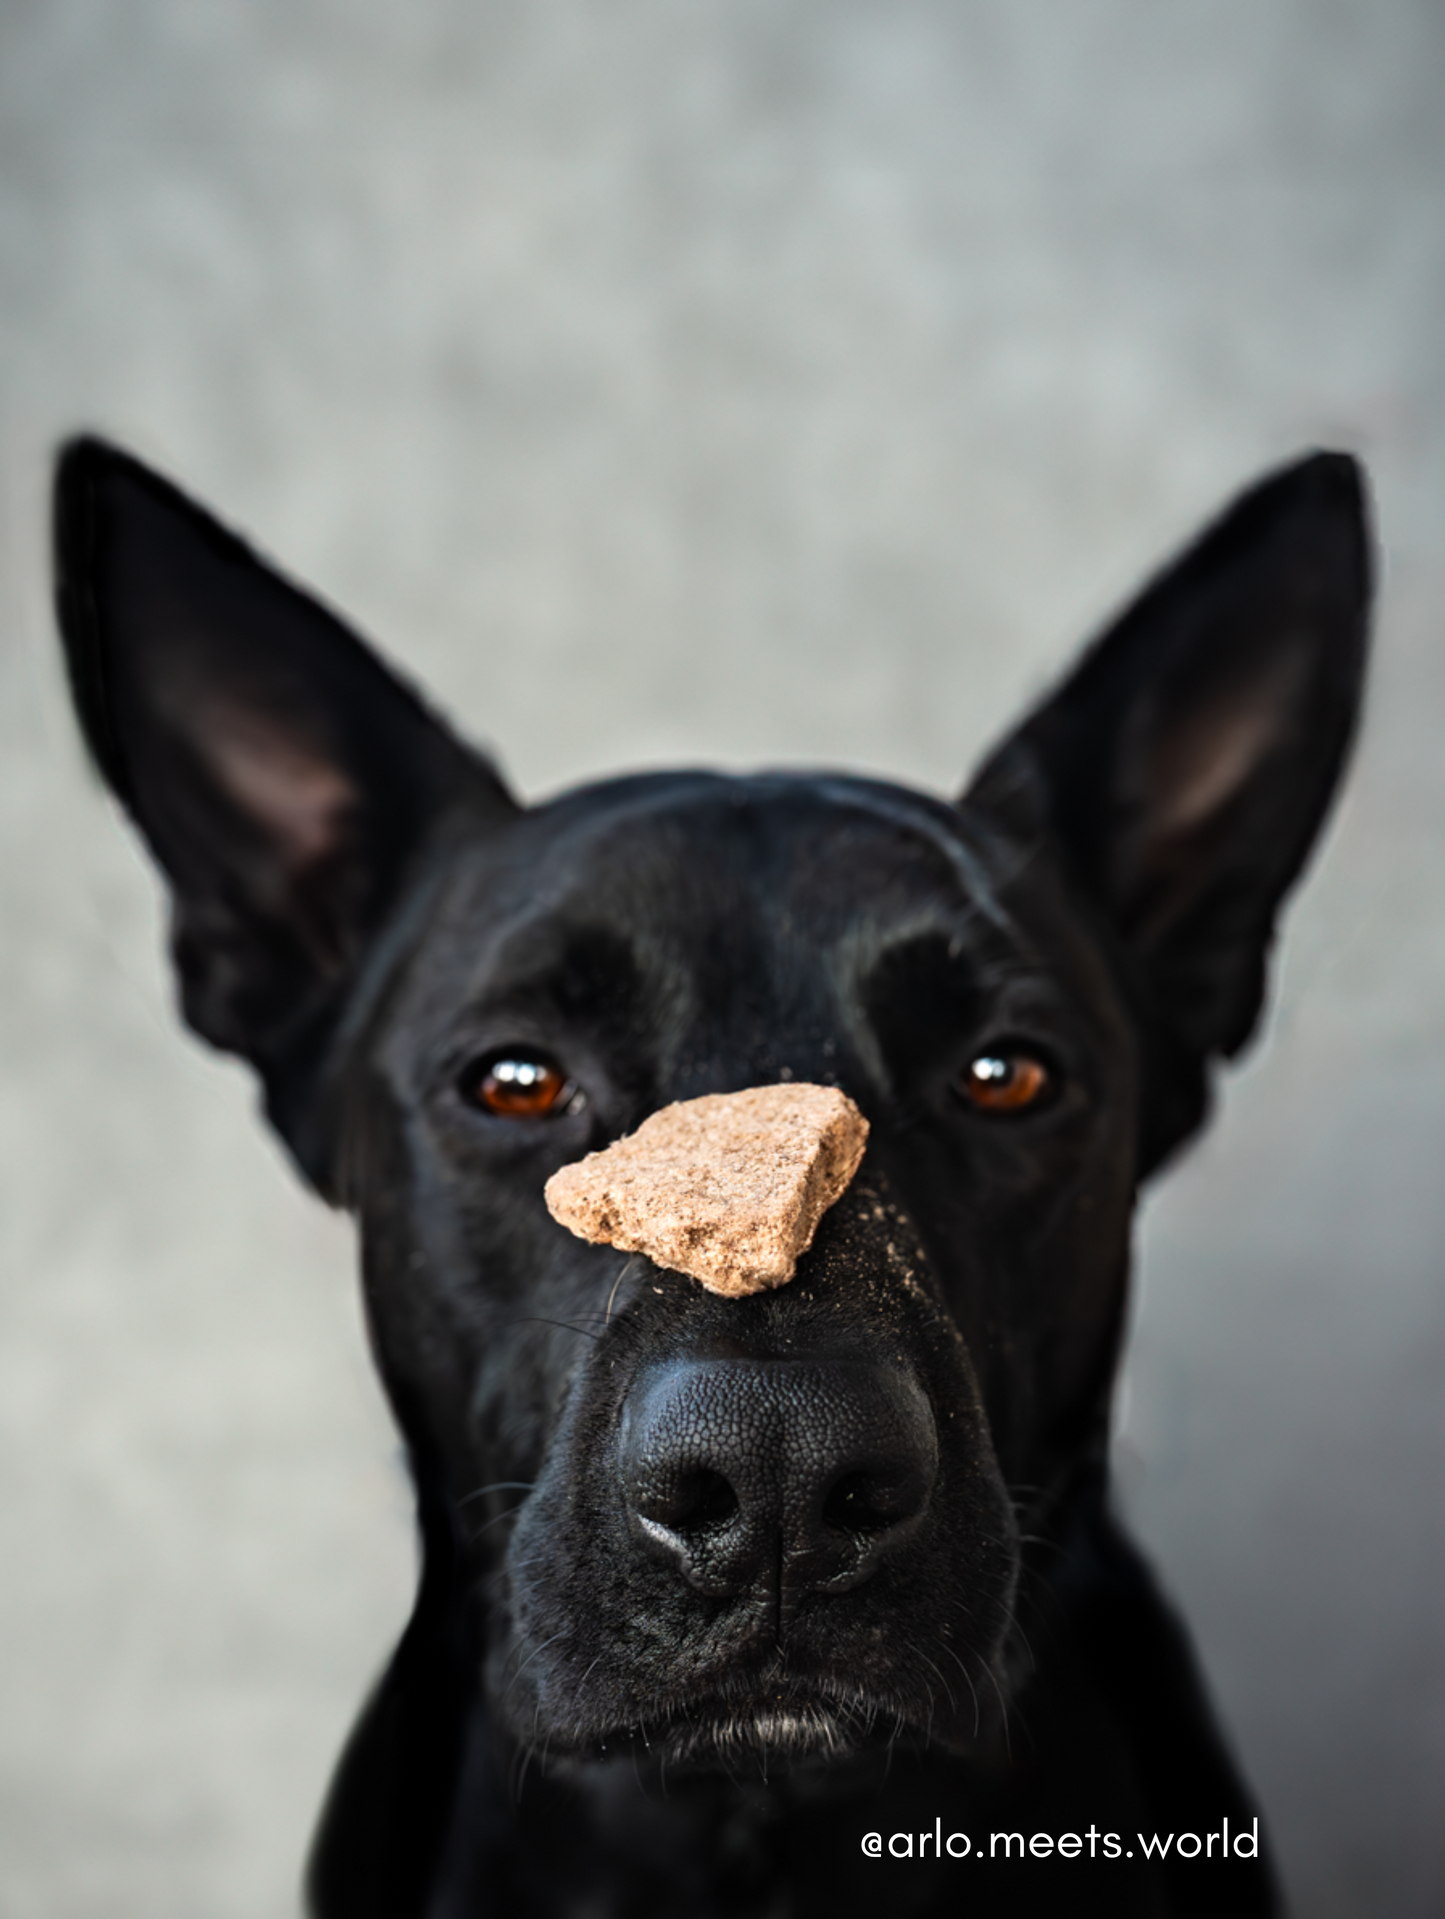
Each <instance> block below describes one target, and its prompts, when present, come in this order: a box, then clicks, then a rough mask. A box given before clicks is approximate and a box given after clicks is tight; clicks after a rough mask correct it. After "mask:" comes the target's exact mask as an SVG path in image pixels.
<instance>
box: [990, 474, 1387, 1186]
mask: <svg viewBox="0 0 1445 1919" xmlns="http://www.w3.org/2000/svg"><path fill="white" fill-rule="evenodd" d="M1369 599H1370V540H1369V531H1368V525H1367V516H1366V508H1365V500H1364V489H1363V483H1362V479H1361V475H1360V471H1359V468H1358V467H1357V466H1356V464H1355V462H1354V461H1353V460H1351V459H1350V458H1348V457H1347V456H1345V455H1343V454H1333V453H1320V454H1316V455H1314V456H1312V457H1311V458H1309V459H1306V460H1303V461H1301V462H1299V463H1298V464H1297V465H1294V466H1291V467H1288V468H1286V469H1284V470H1283V471H1281V472H1279V473H1276V474H1273V475H1271V476H1270V477H1268V478H1267V479H1265V480H1264V481H1263V482H1262V483H1260V484H1259V485H1258V486H1256V487H1254V488H1253V489H1251V491H1249V492H1248V493H1246V494H1244V495H1243V496H1242V498H1240V499H1239V500H1237V501H1236V502H1235V504H1234V505H1233V506H1232V507H1231V508H1230V509H1229V510H1228V511H1227V512H1226V513H1225V514H1224V516H1223V517H1222V518H1221V519H1220V520H1218V521H1217V522H1216V523H1215V524H1214V525H1213V526H1212V527H1210V528H1209V529H1208V530H1207V531H1206V532H1205V533H1204V535H1203V536H1202V538H1201V539H1200V540H1199V541H1198V542H1197V543H1196V544H1195V545H1194V546H1193V547H1191V548H1190V549H1189V550H1188V551H1187V552H1185V553H1184V555H1183V556H1182V557H1181V558H1180V559H1179V560H1177V561H1176V562H1175V563H1174V564H1173V565H1172V566H1171V567H1170V568H1169V569H1168V570H1167V571H1166V572H1164V573H1163V574H1162V575H1161V576H1160V577H1159V578H1157V579H1156V580H1155V581H1153V582H1152V584H1151V585H1150V586H1148V587H1147V588H1146V589H1145V591H1144V592H1143V593H1142V594H1141V596H1140V597H1139V598H1138V600H1136V601H1135V603H1134V604H1133V605H1132V606H1131V607H1130V608H1129V609H1128V610H1127V611H1126V612H1125V613H1124V615H1123V616H1122V618H1120V619H1119V620H1118V621H1116V623H1115V624H1114V625H1113V626H1112V627H1111V628H1110V629H1109V630H1108V631H1107V632H1106V633H1105V634H1104V636H1103V637H1102V638H1101V639H1100V640H1099V641H1097V642H1096V643H1095V645H1094V646H1093V647H1091V648H1090V650H1089V651H1088V653H1086V655H1085V656H1084V658H1083V660H1082V661H1081V662H1080V664H1079V665H1078V667H1077V668H1076V669H1075V670H1074V672H1073V673H1072V675H1071V676H1070V677H1069V678H1068V679H1067V680H1066V681H1065V682H1064V684H1063V685H1062V686H1061V687H1060V688H1059V689H1058V690H1057V691H1056V692H1055V693H1054V694H1053V695H1052V696H1051V697H1050V698H1049V699H1047V700H1046V701H1045V702H1044V703H1043V705H1042V706H1040V707H1039V708H1038V710H1037V711H1036V712H1035V713H1033V714H1032V716H1031V717H1030V718H1029V719H1028V720H1027V721H1026V722H1025V723H1024V725H1023V726H1022V727H1020V728H1019V730H1018V731H1017V732H1016V733H1014V734H1013V735H1012V736H1011V737H1010V738H1009V739H1008V740H1007V741H1006V742H1005V743H1004V744H1003V746H1002V747H1001V748H1000V749H999V750H998V752H996V753H995V754H994V755H993V757H992V758H991V759H990V760H989V761H988V762H987V763H986V765H985V766H984V768H983V770H982V771H981V773H980V774H979V776H978V778H977V779H976V781H975V782H974V784H973V786H972V787H971V788H970V791H969V793H968V795H967V802H966V803H967V804H968V805H970V806H973V807H978V808H980V809H982V810H984V811H986V812H994V813H1005V814H1007V815H1009V816H1011V817H1012V818H1013V819H1014V820H1016V821H1017V820H1019V819H1021V818H1022V819H1024V820H1028V819H1029V818H1030V817H1032V819H1033V820H1034V821H1035V822H1037V823H1038V824H1039V825H1041V826H1042V827H1044V828H1045V829H1046V830H1048V831H1050V832H1051V834H1052V836H1053V837H1054V838H1055V839H1056V840H1057V841H1058V842H1059V843H1060V844H1061V845H1062V846H1063V848H1064V849H1065V853H1066V856H1067V857H1068V859H1069V860H1070V862H1071V865H1072V867H1073V870H1074V872H1075V874H1076V876H1077V877H1078V879H1079V880H1080V881H1081V882H1082V883H1083V886H1084V887H1085V889H1086V890H1087V892H1088V894H1089V895H1090V896H1091V897H1092V899H1093V901H1094V902H1095V904H1096V906H1097V907H1098V908H1100V909H1102V912H1103V915H1104V917H1105V919H1106V921H1107V922H1108V924H1109V926H1110V927H1111V928H1112V930H1113V932H1114V934H1115V936H1116V938H1117V941H1118V943H1119V945H1120V947H1121V948H1122V953H1123V956H1124V961H1125V967H1126V970H1127V972H1128V974H1129V976H1130V978H1131V980H1132V981H1133V983H1134V984H1135V986H1136V988H1137V991H1138V994H1139V997H1140V999H1141V1001H1142V1005H1141V1011H1142V1013H1143V1014H1144V1017H1145V1024H1146V1030H1147V1031H1149V1033H1150V1035H1151V1042H1152V1044H1151V1053H1152V1059H1151V1062H1150V1063H1151V1069H1152V1070H1151V1073H1150V1084H1149V1088H1148V1092H1147V1103H1146V1113H1145V1118H1144V1129H1145V1130H1144V1138H1143V1139H1142V1141H1141V1169H1142V1170H1146V1171H1147V1170H1148V1169H1149V1167H1150V1166H1152V1165H1154V1164H1156V1163H1157V1162H1158V1160H1159V1159H1160V1158H1162V1157H1163V1155H1164V1154H1165V1153H1167V1152H1168V1151H1169V1150H1170V1149H1171V1148H1172V1147H1173V1146H1175V1145H1177V1144H1178V1142H1179V1141H1180V1140H1181V1139H1183V1138H1184V1137H1185V1136H1186V1135H1187V1134H1188V1133H1189V1132H1191V1131H1192V1130H1193V1129H1194V1127H1195V1126H1197V1125H1198V1123H1199V1121H1200V1120H1201V1118H1202V1117H1203V1115H1204V1112H1205V1109H1206V1106H1207V1100H1208V1070H1207V1069H1208V1064H1209V1061H1210V1059H1211V1057H1212V1056H1223V1057H1228V1056H1230V1055H1232V1054H1234V1053H1237V1052H1238V1051H1239V1049H1240V1048H1241V1047H1242V1046H1243V1045H1244V1043H1245V1042H1246V1040H1248V1038H1249V1036H1250V1034H1251V1032H1252V1031H1253V1030H1254V1026H1255V1023H1256V1021H1257V1019H1258V1017H1259V1012H1260V1008H1261V1005H1262V1003H1263V997H1264V980H1265V961H1266V958H1267V955H1268V952H1269V947H1270V943H1271V940H1272V938H1273V933H1274V924H1275V917H1276V914H1277V912H1278V909H1279V905H1280V902H1281V900H1282V899H1283V897H1284V895H1285V894H1286V893H1287V892H1288V890H1289V888H1290V886H1291V885H1292V884H1293V882H1294V881H1295V879H1296V878H1297V877H1298V875H1299V872H1300V869H1301V867H1302V866H1303V864H1304V862H1305V859H1306V857H1307V855H1308V853H1309V850H1310V847H1311V845H1312V844H1313V842H1314V839H1315V836H1316V834H1317V833H1318V831H1319V829H1320V825H1321V823H1322V821H1323V819H1324V817H1325V814H1326V812H1327V810H1328V807H1329V803H1330V800H1331V797H1332V795H1333V794H1334V791H1335V788H1336V785H1337V783H1338V781H1339V777H1340V773H1341V770H1342V768H1343V766H1344V763H1345V760H1346V757H1347V754H1348V751H1349V746H1350V742H1351V739H1352V736H1353V733H1354V728H1355V721H1356V717H1357V714H1358V710H1359V703H1360V687H1361V678H1362V672H1363V665H1364V657H1365V643H1366V632H1367V620H1368V610H1369Z"/></svg>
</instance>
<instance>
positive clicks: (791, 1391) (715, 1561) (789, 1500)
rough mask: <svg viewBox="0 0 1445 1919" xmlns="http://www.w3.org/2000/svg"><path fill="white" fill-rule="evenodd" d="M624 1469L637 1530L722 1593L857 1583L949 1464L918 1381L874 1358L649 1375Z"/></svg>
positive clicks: (700, 1366) (664, 1370)
mask: <svg viewBox="0 0 1445 1919" xmlns="http://www.w3.org/2000/svg"><path fill="white" fill-rule="evenodd" d="M618 1453H619V1458H618V1466H619V1472H620V1476H621V1482H622V1490H623V1494H624V1497H625V1498H626V1501H627V1509H628V1518H629V1523H630V1524H631V1526H632V1529H633V1532H634V1534H635V1535H636V1536H637V1537H638V1538H639V1539H640V1540H641V1541H642V1542H643V1543H644V1544H645V1545H646V1546H648V1547H649V1548H650V1549H651V1550H652V1551H653V1552H655V1553H657V1554H660V1555H662V1556H663V1557H665V1558H667V1559H669V1560H670V1561H672V1562H673V1563H674V1564H675V1565H676V1567H677V1569H678V1570H679V1572H680V1573H681V1574H682V1576H683V1577H684V1578H685V1579H686V1580H687V1582H688V1583H689V1585H691V1586H694V1587H696V1588H697V1590H698V1591H699V1592H703V1593H707V1594H710V1595H712V1596H714V1597H717V1598H726V1597H733V1596H736V1595H739V1594H743V1593H749V1592H751V1593H771V1594H772V1595H773V1597H774V1598H775V1600H776V1603H777V1605H778V1608H779V1612H780V1615H781V1617H783V1618H786V1616H787V1614H788V1613H789V1612H790V1611H791V1609H792V1607H793V1605H794V1604H796V1602H797V1600H798V1599H799V1598H801V1597H802V1596H803V1595H805V1594H807V1593H818V1592H823V1593H836V1592H845V1591H847V1590H848V1588H850V1587H852V1586H857V1585H861V1584H862V1582H863V1581H864V1580H865V1579H868V1578H869V1577H871V1575H872V1574H873V1573H874V1572H875V1571H876V1570H877V1567H878V1565H879V1564H880V1562H881V1561H882V1560H883V1559H884V1558H885V1557H886V1556H887V1555H888V1554H889V1553H890V1552H892V1551H894V1550H895V1549H896V1548H897V1547H898V1546H900V1545H901V1544H902V1543H903V1542H904V1540H906V1539H907V1538H908V1537H909V1535H910V1534H911V1533H912V1532H913V1531H914V1530H915V1529H916V1527H917V1525H918V1523H919V1521H920V1519H921V1518H922V1516H923V1512H924V1509H925V1508H926V1506H927V1504H928V1498H929V1494H930V1493H931V1491H932V1489H933V1482H934V1478H935V1476H936V1474H937V1471H938V1435H937V1432H936V1430H935V1428H934V1424H933V1414H932V1412H931V1410H930V1408H929V1404H928V1400H927V1398H926V1397H925V1396H924V1393H923V1391H922V1389H921V1387H920V1386H919V1385H918V1383H917V1382H916V1381H915V1380H914V1379H913V1378H912V1377H911V1376H910V1375H909V1374H907V1373H904V1372H902V1371H899V1370H897V1369H895V1368H891V1367H884V1366H877V1365H872V1364H870V1363H868V1362H866V1361H836V1362H819V1363H811V1362H807V1361H803V1360H742V1359H733V1360H688V1361H680V1362H677V1363H675V1364H673V1365H669V1366H665V1367H655V1368H651V1369H648V1370H647V1371H644V1372H643V1373H641V1374H640V1375H639V1376H638V1378H637V1379H636V1380H635V1381H634V1383H633V1385H632V1387H631V1389H630V1391H629V1392H628V1395H627V1399H626V1401H625V1403H624V1406H623V1412H622V1423H621V1430H620V1434H619V1445H618Z"/></svg>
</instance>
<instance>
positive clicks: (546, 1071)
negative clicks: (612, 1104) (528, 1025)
mask: <svg viewBox="0 0 1445 1919" xmlns="http://www.w3.org/2000/svg"><path fill="white" fill-rule="evenodd" d="M462 1092H463V1094H464V1096H465V1097H466V1098H467V1099H469V1100H470V1101H471V1103H472V1105H474V1106H479V1107H481V1109H482V1111H483V1112H486V1113H494V1114H495V1115H496V1116H497V1117H498V1118H499V1119H547V1118H549V1117H551V1116H552V1115H554V1114H559V1113H562V1112H565V1111H566V1109H567V1108H568V1107H569V1106H570V1105H571V1103H572V1100H573V1098H574V1096H575V1092H576V1089H575V1088H574V1087H573V1085H572V1082H571V1081H570V1080H569V1079H568V1078H567V1077H566V1075H565V1074H564V1073H562V1072H561V1071H560V1070H559V1069H558V1068H557V1067H556V1066H554V1065H553V1064H552V1062H551V1060H549V1059H544V1058H543V1057H542V1056H541V1055H540V1054H534V1053H522V1052H517V1053H499V1054H497V1055H496V1056H495V1057H493V1058H491V1059H488V1060H486V1061H484V1062H483V1063H482V1065H481V1066H480V1068H477V1067H472V1068H469V1069H468V1071H467V1073H466V1075H465V1077H464V1078H463V1080H462Z"/></svg>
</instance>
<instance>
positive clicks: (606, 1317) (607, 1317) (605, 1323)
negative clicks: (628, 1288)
mask: <svg viewBox="0 0 1445 1919" xmlns="http://www.w3.org/2000/svg"><path fill="white" fill-rule="evenodd" d="M636 1264H637V1257H636V1255H635V1254H634V1255H633V1257H632V1258H631V1259H629V1260H628V1261H627V1262H626V1264H625V1265H624V1266H623V1268H622V1271H621V1272H620V1273H619V1274H618V1275H617V1277H616V1279H614V1280H613V1282H612V1291H611V1292H610V1293H609V1294H608V1295H607V1311H606V1312H605V1313H604V1314H603V1315H602V1327H603V1330H604V1331H606V1329H607V1328H608V1327H609V1326H610V1325H611V1324H612V1302H613V1300H614V1299H616V1297H617V1288H618V1287H619V1286H620V1285H621V1284H622V1282H623V1280H624V1279H626V1277H627V1275H628V1274H629V1273H630V1272H631V1271H632V1269H633V1267H634V1266H635V1265H636Z"/></svg>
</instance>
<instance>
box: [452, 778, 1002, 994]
mask: <svg viewBox="0 0 1445 1919" xmlns="http://www.w3.org/2000/svg"><path fill="white" fill-rule="evenodd" d="M999 882H1000V862H999V860H998V858H997V850H996V849H994V848H991V847H990V846H989V844H988V843H987V840H986V838H981V837H980V836H979V835H977V834H976V833H971V832H970V831H969V829H968V824H967V822H966V820H965V817H964V816H963V815H962V814H961V813H960V812H959V811H958V810H957V809H955V808H954V807H952V806H950V805H948V804H947V803H946V802H943V801H940V800H936V799H934V798H932V797H931V796H929V795H927V794H923V793H916V792H913V791H911V790H910V789H908V788H906V787H902V786H894V785H889V784H886V783H884V782H881V781H869V780H864V779H854V778H848V777H845V776H842V775H826V774H823V775H809V774H754V775H747V776H727V775H721V774H708V773H698V774H660V775H652V776H642V777H637V778H632V779H625V780H617V781H612V782H608V783H606V784H603V785H598V786H591V787H585V788H580V789H577V790H576V791H573V792H569V793H566V794H563V795H562V796H561V797H560V798H559V799H557V800H555V801H552V802H550V803H549V804H547V805H544V806H539V807H537V808H534V809H532V810H531V811H529V812H528V813H526V814H524V815H523V816H522V817H521V818H520V819H519V820H517V821H516V822H515V823H514V824H511V825H509V826H508V827H507V828H506V829H504V831H503V832H502V833H500V834H497V835H494V836H493V837H492V838H491V839H489V840H488V841H486V842H485V843H483V844H481V845H479V846H477V847H476V848H474V849H463V851H462V852H461V853H460V855H459V856H458V857H457V859H456V861H455V864H454V867H453V871H452V873H451V875H450V877H449V884H448V885H447V887H446V888H445V896H444V904H443V906H442V910H441V913H440V915H439V920H438V924H437V929H436V930H437V931H438V933H441V934H443V936H444V939H445V943H446V944H447V945H448V946H449V947H450V948H451V949H452V953H453V955H454V958H455V960H456V962H457V963H458V964H459V965H461V966H463V967H464V968H465V970H466V971H467V972H468V973H469V974H472V975H473V976H475V974H476V972H477V971H478V969H480V970H481V971H483V972H486V973H491V972H493V971H494V970H495V969H496V967H497V965H498V964H499V963H500V962H502V961H503V959H504V956H510V964H509V965H508V970H511V966H512V965H516V966H521V967H525V965H526V964H527V956H528V952H529V949H536V957H538V958H539V959H540V958H541V957H542V949H543V948H545V946H546V945H547V944H548V943H549V942H555V941H557V940H560V939H563V938H565V937H566V935H567V933H568V931H569V930H573V929H575V930H577V931H579V932H581V931H583V930H586V931H589V932H601V931H603V930H605V929H609V928H611V929H615V930H616V931H617V932H618V933H619V934H624V935H626V936H627V937H628V938H629V939H632V940H637V939H641V940H642V942H643V943H644V944H646V943H648V942H649V941H651V942H659V941H660V942H663V943H666V942H668V941H669V940H671V939H674V938H678V939H683V940H686V941H692V940H695V939H696V938H697V937H698V935H699V934H701V933H703V932H704V931H705V929H707V928H708V927H716V926H719V925H726V926H728V927H729V928H730V929H732V930H733V931H734V932H736V931H737V930H738V929H739V927H740V926H741V925H742V924H743V923H744V922H747V923H750V924H751V925H752V927H753V928H754V931H755V932H756V933H757V934H759V935H760V936H762V937H763V938H765V939H766V938H768V937H769V936H773V935H785V936H786V938H787V939H788V941H789V942H790V943H793V944H797V943H799V942H802V943H804V944H820V945H825V946H826V945H830V944H832V943H834V942H835V941H837V940H839V939H844V940H850V941H852V940H856V939H857V938H858V937H859V936H860V935H863V936H864V937H865V943H867V940H866V934H867V929H868V928H869V927H878V928H879V929H880V930H881V929H884V928H886V929H888V931H889V934H890V936H897V935H898V934H899V933H901V932H903V931H904V930H905V929H906V928H908V927H909V926H910V925H914V926H917V927H918V929H919V930H928V929H936V930H950V931H951V930H954V929H957V928H959V927H971V926H978V927H980V928H983V927H992V928H993V929H994V930H995V933H1003V934H1005V935H1006V936H1007V935H1008V934H1009V933H1010V932H1011V924H1010V918H1009V915H1008V913H1007V912H1006V910H1005V908H1004V906H1003V904H1002V903H1001V889H1000V883H999Z"/></svg>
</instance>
